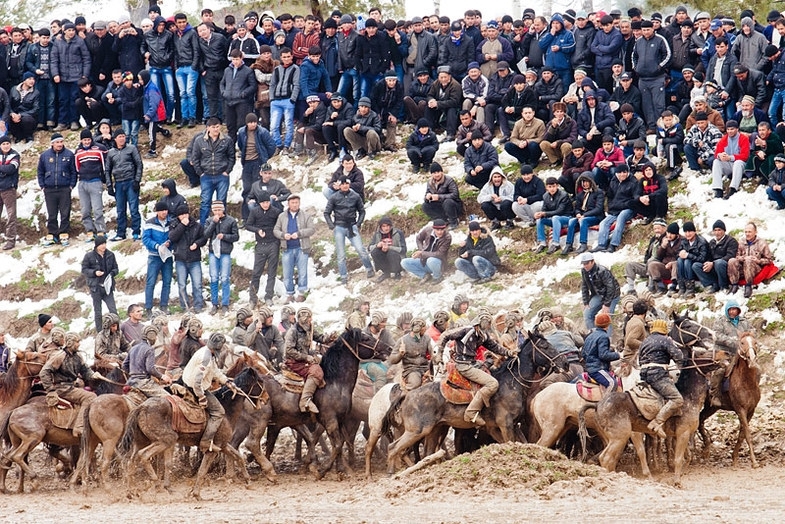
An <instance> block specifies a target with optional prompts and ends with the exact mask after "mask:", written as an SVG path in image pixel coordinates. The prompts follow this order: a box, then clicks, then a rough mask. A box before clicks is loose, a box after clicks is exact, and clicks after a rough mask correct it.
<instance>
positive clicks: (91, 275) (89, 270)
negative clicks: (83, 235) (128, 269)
mask: <svg viewBox="0 0 785 524" xmlns="http://www.w3.org/2000/svg"><path fill="white" fill-rule="evenodd" d="M119 272H120V270H119V268H118V267H117V260H116V259H115V256H114V253H112V252H111V251H109V250H108V249H106V237H105V236H99V237H96V239H95V246H94V247H93V250H92V251H88V252H87V253H86V254H85V256H84V258H82V275H84V277H85V279H87V287H88V288H90V297H91V298H92V299H93V316H94V318H95V330H96V332H98V331H101V325H102V321H101V317H102V315H103V313H102V311H101V306H102V304H101V303H102V302H105V303H106V307H107V308H108V309H109V312H110V313H115V314H117V306H115V303H114V288H115V277H116V276H117V274H118V273H119ZM107 279H108V280H109V285H108V286H107ZM107 287H108V289H107Z"/></svg>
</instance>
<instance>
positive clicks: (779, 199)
mask: <svg viewBox="0 0 785 524" xmlns="http://www.w3.org/2000/svg"><path fill="white" fill-rule="evenodd" d="M766 196H768V197H769V200H772V201H774V202H776V203H777V209H785V191H775V190H774V189H773V188H772V187H767V188H766Z"/></svg>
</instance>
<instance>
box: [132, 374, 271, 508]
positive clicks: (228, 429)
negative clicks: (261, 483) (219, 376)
mask: <svg viewBox="0 0 785 524" xmlns="http://www.w3.org/2000/svg"><path fill="white" fill-rule="evenodd" d="M235 386H236V388H237V389H239V390H240V391H242V394H237V393H234V392H232V390H231V389H230V388H228V387H227V386H222V387H221V388H220V389H219V390H217V391H216V392H215V396H216V398H217V399H218V401H219V402H220V403H221V405H222V406H223V407H224V410H225V411H226V415H225V416H224V419H223V421H222V422H221V425H220V427H219V428H218V431H217V432H216V434H215V438H214V440H213V442H214V444H213V446H212V447H211V448H210V449H209V450H208V451H205V452H204V455H203V457H202V462H201V464H200V466H199V471H198V472H197V475H196V482H195V483H194V486H193V488H192V489H191V495H192V496H193V497H194V498H196V499H197V500H201V488H202V483H203V482H204V478H205V476H206V474H207V472H208V471H209V469H210V466H211V465H212V463H213V461H214V460H215V458H216V456H217V455H218V451H223V452H224V453H226V454H227V455H228V456H229V457H230V458H231V459H233V460H234V461H235V464H236V465H237V466H238V467H239V468H240V473H241V474H242V476H243V479H244V480H245V481H246V482H248V481H249V478H250V477H249V476H248V471H247V470H246V469H245V464H244V463H243V460H242V457H241V456H240V453H239V452H238V451H237V450H236V449H235V448H233V447H232V446H231V445H230V444H229V439H230V438H231V436H232V431H233V430H232V426H233V425H234V423H235V421H236V420H237V418H238V417H239V416H240V413H241V412H242V409H243V405H244V403H245V400H246V398H248V397H250V398H256V399H257V400H258V399H259V397H260V396H261V395H262V393H263V386H262V384H261V377H260V376H259V374H258V372H257V371H256V370H255V369H254V368H246V369H245V370H243V371H242V372H241V373H240V374H238V375H237V377H236V378H235ZM201 435H202V432H201V431H200V432H197V433H178V432H177V431H175V430H174V429H173V427H172V404H171V403H170V402H169V400H168V399H167V398H166V397H152V398H149V399H147V400H146V401H145V402H143V403H142V405H140V406H139V407H137V408H135V409H134V410H133V411H132V412H131V413H130V415H129V417H128V421H127V423H126V428H125V432H124V434H123V438H122V440H121V441H120V446H119V450H120V452H121V453H123V454H124V455H127V454H128V453H129V451H130V450H131V449H132V447H133V446H134V445H135V446H136V448H137V449H138V451H137V452H135V453H132V454H131V455H130V456H129V457H128V462H127V468H128V471H127V472H126V473H127V476H128V480H129V482H130V479H131V473H132V472H133V471H132V468H131V466H132V465H133V464H134V462H135V459H137V457H138V459H139V460H140V461H141V462H142V464H143V466H144V469H145V470H146V471H147V473H148V474H149V475H150V477H151V478H152V480H153V482H154V483H158V482H159V479H158V476H157V475H156V473H155V470H154V469H153V465H152V463H151V460H150V459H151V458H152V457H153V456H155V455H157V454H159V453H163V457H164V474H163V482H162V487H163V488H165V489H167V490H168V489H169V486H170V482H169V470H170V467H171V461H172V454H173V452H174V447H175V444H178V443H180V444H186V445H188V446H198V445H199V441H200V439H201Z"/></svg>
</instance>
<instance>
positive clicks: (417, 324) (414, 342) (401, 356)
mask: <svg viewBox="0 0 785 524" xmlns="http://www.w3.org/2000/svg"><path fill="white" fill-rule="evenodd" d="M428 359H430V361H431V362H433V364H434V365H438V364H439V362H440V360H439V353H438V352H437V351H436V344H434V342H433V340H432V339H431V337H429V336H427V335H426V334H425V320H424V319H422V318H420V317H415V318H413V319H412V321H411V324H410V331H409V333H407V334H406V335H404V336H403V337H401V342H400V344H399V346H398V351H394V352H392V354H391V355H390V364H397V363H398V362H402V363H403V364H402V366H403V380H404V382H405V383H406V390H407V391H411V390H413V389H417V388H419V387H420V386H421V385H422V378H423V375H425V374H426V373H427V372H428V367H429V365H428Z"/></svg>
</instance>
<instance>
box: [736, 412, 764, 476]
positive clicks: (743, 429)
mask: <svg viewBox="0 0 785 524" xmlns="http://www.w3.org/2000/svg"><path fill="white" fill-rule="evenodd" d="M736 415H737V416H738V417H739V436H738V437H737V438H736V446H735V447H734V448H733V462H732V465H733V466H734V467H735V466H736V464H737V462H738V460H739V451H740V450H741V443H742V440H746V441H747V447H748V448H749V449H750V462H751V463H752V467H753V468H757V467H758V461H757V460H756V459H755V451H754V450H753V449H752V435H751V434H750V424H749V421H750V419H751V418H752V416H751V415H748V414H747V410H746V409H744V408H742V409H740V410H739V411H737V412H736Z"/></svg>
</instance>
